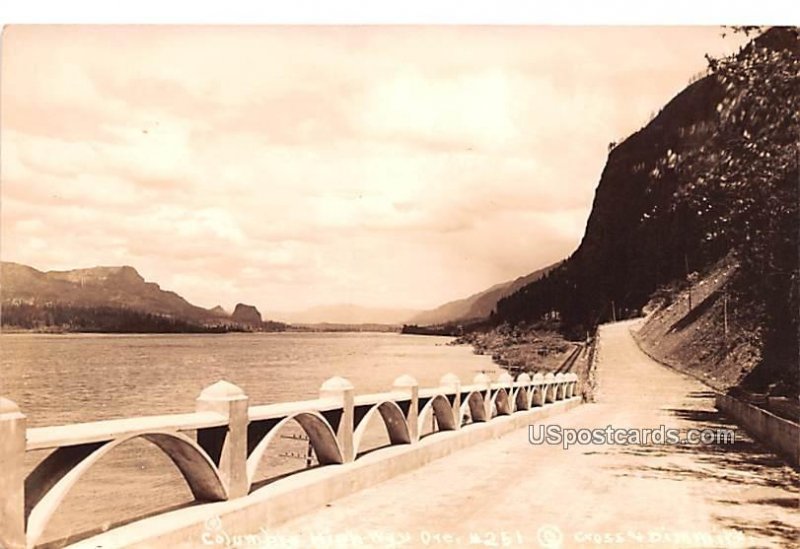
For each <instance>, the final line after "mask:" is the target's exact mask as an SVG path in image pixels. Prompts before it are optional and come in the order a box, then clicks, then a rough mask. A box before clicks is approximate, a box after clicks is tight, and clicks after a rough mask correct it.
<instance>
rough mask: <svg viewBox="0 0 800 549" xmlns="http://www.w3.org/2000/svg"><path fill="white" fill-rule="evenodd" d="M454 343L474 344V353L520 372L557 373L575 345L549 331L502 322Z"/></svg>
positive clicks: (507, 368) (467, 335)
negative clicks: (489, 357) (486, 356)
mask: <svg viewBox="0 0 800 549" xmlns="http://www.w3.org/2000/svg"><path fill="white" fill-rule="evenodd" d="M452 344H453V345H472V347H473V350H474V352H475V354H477V355H490V356H491V357H492V360H493V361H494V362H495V363H496V364H498V365H499V366H501V367H503V368H505V369H506V370H509V371H512V372H517V373H523V372H526V373H531V374H532V373H535V372H554V371H555V370H557V369H558V367H559V366H561V364H562V363H563V362H564V360H565V359H566V358H567V356H568V355H569V353H570V352H571V351H572V350H573V349H574V344H573V343H571V342H570V341H567V340H566V339H564V337H563V336H561V335H560V334H558V333H556V332H552V331H549V330H536V329H532V328H524V327H512V326H508V325H501V326H498V327H496V328H493V329H491V330H489V331H487V332H473V333H469V334H465V335H463V336H461V337H459V338H457V339H456V340H455V341H453V342H452Z"/></svg>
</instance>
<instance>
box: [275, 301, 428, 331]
mask: <svg viewBox="0 0 800 549" xmlns="http://www.w3.org/2000/svg"><path fill="white" fill-rule="evenodd" d="M418 313H419V311H418V310H416V309H390V308H377V307H362V306H360V305H353V304H338V305H321V306H318V307H312V308H310V309H306V310H304V311H296V312H275V313H271V314H270V316H271V317H274V318H279V319H280V320H282V321H283V322H289V323H290V324H321V323H329V324H346V325H351V326H352V325H357V324H391V325H401V324H403V323H405V322H406V321H408V319H410V318H411V317H413V316H414V315H416V314H418Z"/></svg>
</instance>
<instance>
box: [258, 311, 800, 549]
mask: <svg viewBox="0 0 800 549" xmlns="http://www.w3.org/2000/svg"><path fill="white" fill-rule="evenodd" d="M631 326H632V323H631V322H620V323H616V324H610V325H605V326H603V327H601V336H600V337H601V339H600V341H601V345H600V348H599V358H598V369H597V379H598V389H597V392H596V402H595V403H590V404H585V405H583V406H580V407H578V408H575V409H573V410H571V411H569V412H566V413H564V414H562V415H559V416H557V417H554V418H550V419H549V420H545V423H550V424H552V423H556V422H557V423H558V424H559V425H560V426H561V427H562V428H573V429H582V428H588V429H605V428H606V426H608V425H611V426H613V427H615V428H658V427H659V426H661V425H663V426H665V427H666V428H676V429H681V430H682V433H686V430H687V429H700V428H727V429H734V428H735V425H733V424H732V423H730V422H729V421H727V420H726V419H724V418H721V417H720V416H719V415H718V414H717V413H716V412H715V411H714V407H713V398H712V394H711V393H710V392H709V391H708V389H707V388H706V387H705V386H704V385H702V384H701V383H700V382H699V381H696V380H695V379H693V378H690V377H687V376H684V375H682V374H679V373H677V372H675V371H673V370H671V369H668V368H666V367H664V366H662V365H660V364H658V363H656V362H654V361H653V360H651V359H650V358H648V357H647V356H646V355H645V354H643V353H642V352H641V351H640V350H639V348H638V347H637V345H636V343H635V342H634V340H633V338H632V337H631V335H630V328H631ZM528 434H529V433H528V430H527V429H522V430H519V431H516V432H514V433H511V434H509V435H506V436H504V437H502V438H500V439H496V440H493V441H490V442H486V443H482V444H479V445H476V446H473V447H471V448H469V449H466V450H462V451H459V452H456V453H454V454H452V455H450V456H447V457H445V458H442V459H439V460H437V461H435V462H433V463H431V464H429V465H427V466H425V467H423V468H420V469H418V470H416V471H414V472H411V473H408V474H404V475H402V476H399V477H396V478H394V479H391V480H389V481H386V482H384V483H381V484H379V485H376V486H374V487H371V488H369V489H367V490H364V491H361V492H358V493H355V494H353V495H351V496H348V497H346V498H343V499H339V500H336V501H334V502H333V503H332V504H330V505H329V506H327V507H326V508H323V509H321V510H319V511H317V512H314V513H312V514H309V515H304V516H301V517H298V518H296V519H293V520H292V521H290V522H287V523H284V524H283V525H280V526H278V527H277V528H273V529H270V530H269V532H268V535H267V537H266V538H265V539H268V540H270V541H269V543H270V544H275V545H281V546H292V545H295V546H297V547H352V546H361V547H373V546H374V547H383V546H392V545H394V546H397V547H400V546H402V547H455V546H465V547H481V546H483V547H549V548H555V547H603V546H606V547H607V546H616V547H619V546H629V547H659V548H665V547H753V546H758V547H788V546H791V545H793V544H794V543H797V540H798V539H800V519H798V516H799V514H798V512H797V511H798V494H799V493H800V490H799V489H798V480H800V476H799V475H798V473H797V472H796V471H794V470H793V469H791V468H790V467H788V466H787V465H785V464H784V463H783V462H782V461H781V460H780V459H778V458H776V457H775V456H774V455H772V454H770V453H769V452H768V451H767V450H765V449H764V448H763V447H762V446H760V445H759V444H757V443H755V442H753V441H752V440H751V439H750V438H748V437H747V436H746V435H745V434H744V433H743V431H737V432H736V442H735V443H734V444H732V445H729V444H722V443H709V444H699V445H687V444H677V445H675V444H669V445H642V444H638V445H637V444H630V445H608V444H605V445H596V444H595V445H574V446H571V447H570V448H569V449H567V450H565V449H563V448H562V446H560V445H532V444H530V443H529V441H528Z"/></svg>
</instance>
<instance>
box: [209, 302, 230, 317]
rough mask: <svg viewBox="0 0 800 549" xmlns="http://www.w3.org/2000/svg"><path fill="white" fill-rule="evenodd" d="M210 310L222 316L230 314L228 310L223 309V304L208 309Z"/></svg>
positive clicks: (215, 314) (213, 313)
mask: <svg viewBox="0 0 800 549" xmlns="http://www.w3.org/2000/svg"><path fill="white" fill-rule="evenodd" d="M208 312H209V313H211V314H212V315H214V316H218V317H220V318H227V317H229V316H230V315H229V314H228V311H226V310H225V309H223V308H222V306H221V305H217V306H216V307H212V308H211V309H209V310H208Z"/></svg>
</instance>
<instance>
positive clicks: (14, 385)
mask: <svg viewBox="0 0 800 549" xmlns="http://www.w3.org/2000/svg"><path fill="white" fill-rule="evenodd" d="M449 341H450V339H448V338H440V337H426V336H413V335H400V334H382V333H380V334H379V333H299V334H295V333H277V334H221V335H210V334H208V335H207V334H203V335H87V334H80V335H77V334H72V335H44V334H4V335H2V336H0V347H1V350H0V372H1V373H0V383H2V385H0V394H1V395H2V396H5V397H7V398H10V399H12V400H14V401H16V402H17V403H18V404H19V406H20V408H21V409H22V411H23V413H25V414H26V415H27V417H28V422H29V426H32V427H38V426H46V425H58V424H64V423H74V422H82V421H93V420H99V419H109V418H116V417H129V416H133V415H153V414H166V413H185V412H191V411H193V410H194V406H195V398H196V397H197V395H198V394H199V393H200V391H201V390H202V389H203V388H204V387H206V386H208V385H211V384H212V383H215V382H217V381H219V380H220V379H225V380H228V381H230V382H232V383H235V384H236V385H238V386H240V387H241V388H242V389H243V390H244V391H245V393H246V394H247V395H248V396H249V397H250V403H251V404H268V403H273V402H283V401H290V400H298V399H308V398H315V397H316V396H317V395H318V391H319V387H320V385H321V384H322V383H323V382H324V381H325V380H326V379H328V378H329V377H331V376H334V375H339V376H344V377H346V378H348V379H349V380H350V381H351V382H352V383H353V384H354V385H355V390H356V394H364V393H374V392H382V391H388V390H389V389H390V388H391V386H392V382H393V381H394V379H395V378H397V377H398V376H400V375H402V374H410V375H412V376H414V377H415V378H416V379H417V380H418V381H419V382H420V386H422V387H432V386H436V385H438V382H439V379H440V378H441V377H442V376H443V375H444V374H446V373H450V372H452V373H455V374H457V375H458V376H459V377H460V378H461V380H462V382H464V383H468V382H470V380H471V379H472V378H473V377H474V376H475V375H476V374H477V373H479V372H480V371H487V372H488V373H490V375H493V376H494V375H497V373H499V370H498V369H497V368H496V366H495V365H494V364H493V363H492V362H491V359H490V358H489V357H486V356H477V355H474V354H473V353H472V350H471V348H469V347H466V346H449V345H447V343H448V342H449ZM290 431H291V427H287V433H288V432H290ZM368 438H369V440H371V441H372V444H371V447H375V446H380V445H381V444H383V443H384V442H385V441H386V440H387V439H386V436H385V431H384V429H383V426H382V424H380V421H379V420H378V421H376V422H375V424H374V425H370V429H369V433H368ZM281 443H282V444H283V446H282V447H277V448H275V449H274V450H273V451H271V454H269V455H268V456H267V457H268V459H265V460H264V461H263V462H262V465H261V467H260V468H259V475H258V478H259V479H262V480H263V479H269V478H272V477H274V476H276V475H278V474H283V473H285V472H287V471H289V470H296V469H302V468H303V467H305V463H304V461H303V460H302V459H300V460H298V459H295V458H292V457H287V456H286V453H287V452H289V453H291V452H297V453H300V454H302V453H303V452H304V449H305V448H304V443H297V442H294V441H290V440H285V441H282V442H281ZM292 444H294V445H295V447H294V448H293V447H291V445H292ZM297 444H300V447H296V445H297ZM278 446H280V445H278ZM45 455H46V454H45V453H43V452H36V453H32V454H30V455H29V456H27V457H28V459H27V462H28V463H27V466H28V468H29V469H30V468H33V467H34V466H35V465H36V463H38V462H39V461H41V459H43V458H44V457H45ZM121 494H124V498H123V499H121V498H120V495H121ZM191 499H192V498H191V494H190V492H189V491H188V489H187V488H186V487H185V484H184V482H183V480H182V479H181V477H180V475H179V474H178V473H177V472H176V470H175V469H174V467H173V466H172V464H171V462H170V461H169V459H168V458H166V457H165V456H163V455H162V454H160V453H159V452H158V451H157V450H155V449H154V447H153V446H151V445H149V444H148V443H146V442H144V441H133V442H130V443H126V444H124V445H122V446H120V447H119V448H117V449H115V450H114V451H113V452H111V453H110V454H108V455H107V456H106V457H104V458H103V459H102V460H101V461H100V462H99V463H98V464H97V465H96V466H95V467H93V468H92V469H90V470H89V472H88V473H87V474H86V475H85V476H84V477H82V478H81V480H80V481H79V482H78V484H77V485H76V487H75V488H74V489H73V490H72V491H71V492H70V494H69V495H68V496H67V498H66V500H65V501H64V503H63V504H62V507H61V508H60V509H59V510H58V511H57V513H56V515H55V516H54V518H53V521H52V524H51V526H50V527H49V528H48V530H47V533H46V535H45V539H46V540H53V541H54V544H55V546H61V545H63V544H64V542H65V540H66V539H69V538H73V539H74V538H80V537H85V535H86V533H87V532H90V531H94V530H97V529H104V528H108V527H110V526H112V525H114V524H116V523H119V522H122V521H126V520H130V519H132V518H135V517H140V516H143V515H145V514H149V513H152V512H155V511H158V510H163V509H166V508H169V507H173V506H179V505H182V504H186V503H187V502H189V501H191Z"/></svg>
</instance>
